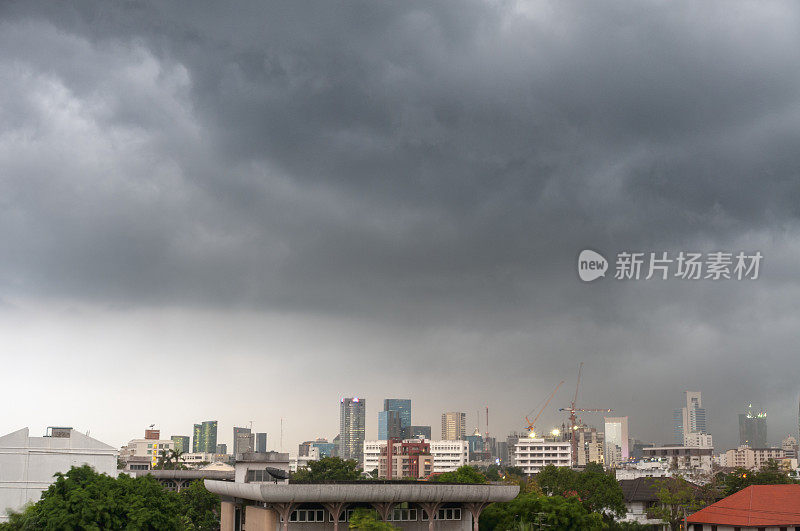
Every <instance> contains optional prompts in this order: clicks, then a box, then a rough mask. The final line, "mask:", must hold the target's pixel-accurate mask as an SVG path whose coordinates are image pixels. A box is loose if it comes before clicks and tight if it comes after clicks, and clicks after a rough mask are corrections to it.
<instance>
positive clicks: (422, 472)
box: [378, 439, 434, 479]
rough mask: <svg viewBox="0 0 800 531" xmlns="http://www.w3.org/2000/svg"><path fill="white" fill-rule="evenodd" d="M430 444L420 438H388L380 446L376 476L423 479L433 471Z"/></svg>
mask: <svg viewBox="0 0 800 531" xmlns="http://www.w3.org/2000/svg"><path fill="white" fill-rule="evenodd" d="M433 463H434V458H433V456H432V455H431V448H430V444H429V443H426V442H425V441H420V440H416V441H415V440H413V439H412V440H406V441H401V440H399V439H394V440H389V441H387V444H386V445H384V446H383V447H382V448H381V456H380V460H379V462H378V477H379V478H383V479H402V478H415V479H424V478H426V477H428V476H430V475H431V474H432V473H433Z"/></svg>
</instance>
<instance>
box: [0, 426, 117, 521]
mask: <svg viewBox="0 0 800 531" xmlns="http://www.w3.org/2000/svg"><path fill="white" fill-rule="evenodd" d="M117 454H118V452H117V449H116V448H114V447H112V446H109V445H107V444H105V443H102V442H100V441H98V440H97V439H93V438H91V437H89V436H88V435H84V434H82V433H80V432H78V431H75V430H73V429H72V428H56V427H52V428H47V434H46V435H45V436H44V437H31V436H30V434H29V431H28V428H22V429H21V430H17V431H15V432H12V433H9V434H8V435H4V436H3V437H0V522H3V521H7V520H8V514H7V510H8V509H11V510H14V511H19V510H21V509H23V508H24V507H25V505H26V504H27V503H35V502H37V501H39V498H40V497H41V495H42V492H44V491H45V490H47V488H48V487H49V486H50V485H51V484H52V483H53V482H54V481H55V478H54V477H53V476H54V474H56V473H57V472H61V473H66V472H69V469H70V468H71V467H73V466H82V465H89V466H91V467H92V468H94V469H95V471H97V472H99V473H101V474H108V475H109V476H112V477H116V475H117Z"/></svg>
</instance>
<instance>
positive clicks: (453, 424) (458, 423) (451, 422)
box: [442, 411, 467, 441]
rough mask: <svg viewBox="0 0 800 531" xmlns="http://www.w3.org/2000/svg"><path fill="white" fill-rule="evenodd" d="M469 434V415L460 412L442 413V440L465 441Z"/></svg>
mask: <svg viewBox="0 0 800 531" xmlns="http://www.w3.org/2000/svg"><path fill="white" fill-rule="evenodd" d="M466 434H467V414H466V413H462V412H460V411H449V412H447V413H442V439H443V440H445V441H457V440H463V439H464V436H465V435H466Z"/></svg>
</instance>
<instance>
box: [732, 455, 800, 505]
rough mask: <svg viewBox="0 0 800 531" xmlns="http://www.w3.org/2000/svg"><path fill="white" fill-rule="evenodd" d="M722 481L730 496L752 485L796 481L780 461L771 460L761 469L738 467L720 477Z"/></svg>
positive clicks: (780, 483)
mask: <svg viewBox="0 0 800 531" xmlns="http://www.w3.org/2000/svg"><path fill="white" fill-rule="evenodd" d="M719 479H720V480H721V483H722V493H723V494H724V495H725V496H730V495H731V494H734V493H736V492H739V491H740V490H742V489H744V488H746V487H749V486H750V485H783V484H789V483H796V481H795V480H794V479H792V478H791V477H790V476H789V472H788V471H786V470H783V469H781V468H780V466H779V465H778V463H777V462H776V461H774V460H770V461H768V462H767V464H766V465H764V466H763V467H761V469H760V470H747V469H746V468H736V469H734V470H733V471H732V472H730V473H728V474H725V475H723V476H721V477H720V478H719Z"/></svg>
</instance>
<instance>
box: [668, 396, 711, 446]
mask: <svg viewBox="0 0 800 531" xmlns="http://www.w3.org/2000/svg"><path fill="white" fill-rule="evenodd" d="M683 397H684V401H685V403H686V405H685V406H683V407H682V408H681V409H676V410H675V412H674V414H673V416H672V420H673V434H674V438H675V444H679V445H683V446H698V442H699V441H707V440H708V439H709V438H708V437H702V436H703V435H707V434H708V425H707V422H706V410H705V408H704V407H703V399H702V396H701V393H700V391H684V392H683Z"/></svg>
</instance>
